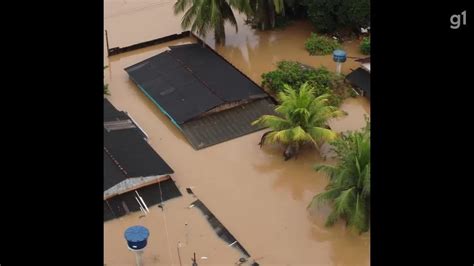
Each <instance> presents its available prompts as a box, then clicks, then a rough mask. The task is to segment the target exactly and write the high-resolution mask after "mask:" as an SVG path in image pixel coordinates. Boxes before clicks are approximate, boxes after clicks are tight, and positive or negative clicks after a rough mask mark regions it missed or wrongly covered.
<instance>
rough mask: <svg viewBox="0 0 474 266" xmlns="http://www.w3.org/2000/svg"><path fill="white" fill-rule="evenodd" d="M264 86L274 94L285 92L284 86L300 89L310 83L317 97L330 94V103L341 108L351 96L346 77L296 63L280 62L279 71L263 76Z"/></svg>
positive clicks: (278, 64) (322, 68)
mask: <svg viewBox="0 0 474 266" xmlns="http://www.w3.org/2000/svg"><path fill="white" fill-rule="evenodd" d="M262 79H263V80H262V86H264V87H266V88H268V89H270V90H271V91H273V92H279V91H281V90H283V88H284V84H288V85H290V86H291V87H293V88H299V87H300V86H301V85H302V84H303V83H305V82H308V84H310V85H311V86H312V87H314V88H315V93H316V95H321V94H324V93H328V94H330V95H331V97H330V98H329V103H330V104H331V105H333V106H339V105H340V104H341V102H342V100H343V99H345V98H347V97H349V96H351V91H352V90H351V89H350V87H349V86H348V85H347V84H346V83H345V82H344V77H342V76H340V75H337V74H335V73H333V72H331V71H329V70H327V69H326V68H324V67H321V68H317V69H314V68H310V67H307V66H304V65H302V64H300V63H298V62H294V61H280V62H278V63H277V69H276V70H274V71H270V72H268V73H264V74H262Z"/></svg>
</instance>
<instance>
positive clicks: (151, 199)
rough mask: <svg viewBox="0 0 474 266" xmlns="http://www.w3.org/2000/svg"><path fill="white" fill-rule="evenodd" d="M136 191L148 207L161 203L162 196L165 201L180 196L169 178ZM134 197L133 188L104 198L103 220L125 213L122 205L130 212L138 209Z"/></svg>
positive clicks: (138, 206)
mask: <svg viewBox="0 0 474 266" xmlns="http://www.w3.org/2000/svg"><path fill="white" fill-rule="evenodd" d="M136 191H138V194H140V196H141V197H142V198H143V201H145V204H146V205H147V207H148V208H149V209H150V208H151V207H152V206H153V205H155V204H158V203H161V202H162V201H161V198H162V197H163V201H167V200H169V199H173V198H176V197H180V196H181V192H180V191H179V189H178V187H177V186H176V184H175V183H174V181H173V180H172V179H171V178H169V179H167V180H165V181H161V182H160V183H158V184H153V185H149V186H146V187H142V188H139V189H136ZM135 197H136V193H135V190H133V191H129V192H127V193H124V194H120V195H118V196H115V197H113V198H110V199H107V200H104V221H108V220H111V219H114V218H119V217H121V216H124V215H126V214H127V213H126V210H125V209H124V205H125V206H127V208H128V210H129V211H130V212H136V211H140V205H139V204H138V202H137V200H136V199H135Z"/></svg>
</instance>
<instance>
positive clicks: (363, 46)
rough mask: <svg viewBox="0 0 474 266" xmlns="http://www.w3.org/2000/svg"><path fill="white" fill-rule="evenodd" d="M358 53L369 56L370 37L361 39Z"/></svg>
mask: <svg viewBox="0 0 474 266" xmlns="http://www.w3.org/2000/svg"><path fill="white" fill-rule="evenodd" d="M360 52H361V53H362V54H365V55H368V54H370V37H365V38H364V39H362V42H361V43H360Z"/></svg>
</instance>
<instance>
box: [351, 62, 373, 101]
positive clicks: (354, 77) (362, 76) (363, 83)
mask: <svg viewBox="0 0 474 266" xmlns="http://www.w3.org/2000/svg"><path fill="white" fill-rule="evenodd" d="M346 79H347V80H348V81H349V82H350V83H351V84H352V85H353V86H355V87H358V88H360V89H362V90H363V91H365V93H367V96H369V97H370V73H369V72H367V71H366V70H365V69H363V68H361V67H359V68H357V69H356V70H354V71H352V72H351V73H350V74H349V75H347V76H346Z"/></svg>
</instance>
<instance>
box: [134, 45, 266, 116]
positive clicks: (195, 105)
mask: <svg viewBox="0 0 474 266" xmlns="http://www.w3.org/2000/svg"><path fill="white" fill-rule="evenodd" d="M170 48H171V50H170V51H165V52H163V53H160V54H158V55H156V56H153V57H151V58H148V59H146V60H144V61H142V62H140V63H138V64H135V65H133V66H130V67H127V68H125V71H127V73H128V74H129V76H130V78H131V79H132V80H133V81H134V82H135V83H136V84H137V85H138V87H139V88H140V89H141V90H142V91H143V92H144V93H145V94H146V95H147V96H148V97H149V98H150V99H151V100H152V101H153V102H154V103H155V104H157V105H158V106H159V107H160V109H162V111H163V112H164V113H165V114H166V115H168V116H169V117H170V118H171V119H172V120H173V121H174V122H175V123H176V124H179V125H180V124H183V123H184V122H186V121H189V120H191V119H192V118H195V117H197V116H199V115H202V114H204V113H206V112H207V111H209V110H211V109H213V108H214V107H217V106H219V105H222V104H225V103H229V102H235V101H240V100H247V99H253V98H260V97H267V96H268V95H267V94H266V93H265V92H264V91H263V90H261V89H260V88H259V87H258V86H257V85H256V84H255V83H253V82H252V81H251V80H249V79H248V78H247V77H246V76H245V75H243V74H242V73H240V72H239V71H238V70H237V69H236V68H234V67H233V66H232V65H230V64H229V63H227V62H226V61H225V60H224V59H222V58H221V57H220V56H218V55H217V54H215V53H214V52H212V51H211V50H209V48H204V47H201V46H200V45H199V44H190V45H182V46H173V47H170Z"/></svg>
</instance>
